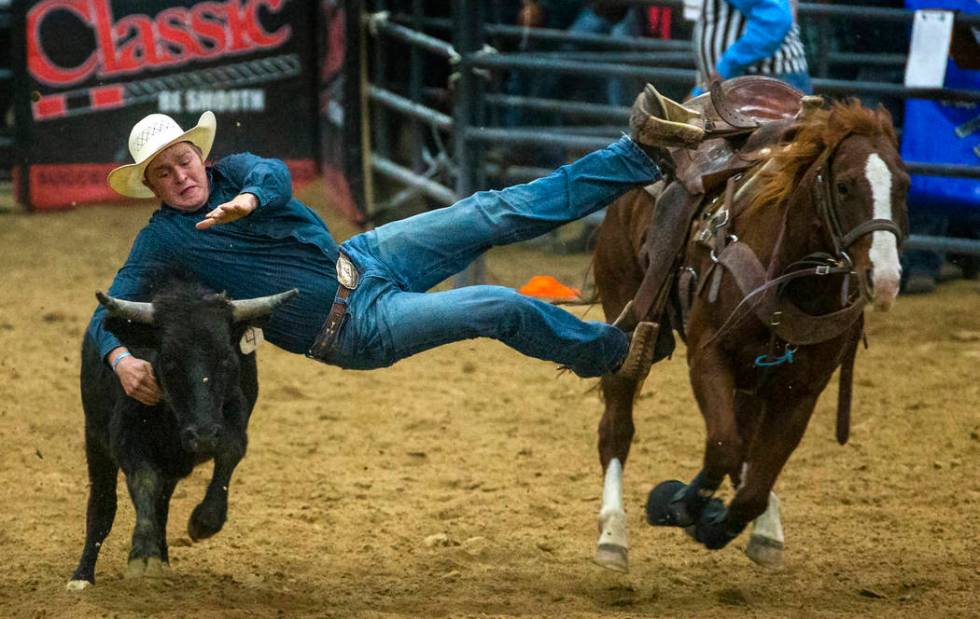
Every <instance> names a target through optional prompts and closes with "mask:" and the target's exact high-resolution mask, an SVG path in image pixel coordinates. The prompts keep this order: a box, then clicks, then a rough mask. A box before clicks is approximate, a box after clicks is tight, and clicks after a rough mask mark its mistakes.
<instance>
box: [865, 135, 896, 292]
mask: <svg viewBox="0 0 980 619" xmlns="http://www.w3.org/2000/svg"><path fill="white" fill-rule="evenodd" d="M864 174H865V176H866V177H867V179H868V184H869V185H871V197H872V200H873V201H874V217H875V219H887V220H891V219H892V201H891V196H892V173H891V170H889V169H888V165H886V164H885V162H884V161H882V160H881V157H879V156H878V154H877V153H871V154H870V155H868V163H867V164H866V165H865V168H864ZM869 257H870V258H871V266H872V269H873V271H872V277H873V278H874V289H875V292H874V296H875V299H874V304H875V309H878V310H888V309H890V308H891V305H892V303H894V301H895V297H896V296H897V295H898V286H899V282H900V281H901V277H902V267H901V266H900V265H899V261H898V246H897V244H896V242H895V236H894V235H893V234H892V233H891V232H884V231H882V230H878V231H876V232H873V233H872V236H871V252H870V255H869Z"/></svg>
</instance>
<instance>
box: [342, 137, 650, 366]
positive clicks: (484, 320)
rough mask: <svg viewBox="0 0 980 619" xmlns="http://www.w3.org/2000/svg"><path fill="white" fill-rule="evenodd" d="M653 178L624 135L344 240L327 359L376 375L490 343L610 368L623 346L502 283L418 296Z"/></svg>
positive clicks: (599, 326)
mask: <svg viewBox="0 0 980 619" xmlns="http://www.w3.org/2000/svg"><path fill="white" fill-rule="evenodd" d="M659 176H660V171H659V170H658V169H657V167H656V165H655V164H654V163H653V162H652V161H651V160H650V159H649V158H648V157H647V156H646V154H645V153H643V151H641V150H640V149H639V148H638V147H637V146H636V144H634V143H633V142H632V140H630V139H629V138H627V137H623V138H622V139H620V140H619V141H618V142H615V143H613V144H612V145H610V146H609V147H607V148H605V149H603V150H599V151H596V152H593V153H590V154H588V155H586V156H585V157H583V158H582V159H579V160H578V161H575V162H574V163H571V164H568V165H565V166H562V167H560V168H558V169H557V170H555V171H554V172H553V173H551V174H550V175H548V176H546V177H544V178H541V179H538V180H536V181H534V182H531V183H528V184H525V185H517V186H514V187H509V188H507V189H504V190H502V191H482V192H479V193H477V194H474V195H473V196H470V197H469V198H466V199H464V200H460V201H459V202H457V203H456V204H454V205H452V206H450V207H447V208H443V209H437V210H433V211H429V212H427V213H422V214H421V215H416V216H415V217H410V218H408V219H403V220H401V221H396V222H392V223H389V224H386V225H384V226H381V227H379V228H377V229H375V230H371V231H369V232H364V233H362V234H358V235H357V236H354V237H352V238H351V239H349V240H348V241H346V242H345V243H343V245H341V249H342V250H343V251H344V253H345V254H347V255H348V256H349V257H350V259H351V260H352V261H353V262H354V264H355V265H357V267H358V270H359V271H360V272H361V281H360V284H359V285H358V286H357V289H356V290H354V292H353V293H352V294H351V296H350V297H349V298H348V300H347V301H348V317H347V322H346V323H345V324H344V326H343V328H342V329H341V331H340V333H339V335H338V336H337V341H336V344H335V348H334V351H333V352H332V353H331V354H330V355H329V358H328V360H327V361H328V362H329V363H331V364H333V365H338V366H340V367H344V368H350V369H371V368H379V367H385V366H389V365H391V364H393V363H395V362H396V361H398V360H400V359H404V358H405V357H408V356H410V355H414V354H415V353H418V352H422V351H423V350H428V349H430V348H434V347H436V346H440V345H442V344H448V343H450V342H456V341H459V340H464V339H469V338H476V337H489V338H493V339H496V340H499V341H501V342H503V343H504V344H506V345H508V346H510V347H511V348H514V349H515V350H518V351H520V352H522V353H524V354H526V355H529V356H531V357H537V358H538V359H545V360H548V361H554V362H555V363H558V364H561V365H563V366H566V367H568V368H569V369H571V370H572V371H573V372H575V373H576V374H578V375H579V376H585V377H588V376H601V375H602V374H606V373H608V372H611V371H613V370H615V369H616V368H617V367H619V365H620V364H622V362H623V360H624V359H625V356H626V351H627V349H628V348H629V340H628V338H627V336H626V334H625V333H623V332H622V331H621V330H620V329H618V328H616V327H613V326H611V325H608V324H606V323H603V322H597V321H584V320H581V319H579V318H577V317H576V316H574V315H573V314H571V313H569V312H567V311H565V310H564V309H561V308H559V307H556V306H554V305H551V304H549V303H545V302H543V301H540V300H537V299H534V298H531V297H527V296H524V295H521V294H519V293H517V292H516V291H515V290H513V289H510V288H504V287H501V286H468V287H464V288H457V289H455V290H449V291H446V292H430V293H426V291H427V290H429V289H430V288H432V287H433V286H435V285H436V284H438V283H439V282H441V281H443V280H445V279H446V278H448V277H451V276H452V275H454V274H456V273H458V272H460V271H462V270H463V269H464V268H466V266H467V265H469V264H470V263H471V262H472V261H473V260H474V259H476V258H477V257H478V256H480V255H481V254H482V253H483V252H485V251H486V250H487V249H490V248H491V247H494V246H497V245H507V244H508V243H515V242H518V241H525V240H528V239H531V238H534V237H536V236H539V235H541V234H544V233H546V232H548V231H550V230H553V229H554V228H557V227H558V226H561V225H563V224H565V223H568V222H570V221H573V220H575V219H578V218H580V217H584V216H585V215H588V214H589V213H592V212H595V211H597V210H599V209H601V208H603V207H605V206H607V205H608V204H609V203H611V202H612V201H613V200H615V199H616V198H618V197H619V196H621V195H622V194H623V193H625V192H626V191H627V190H629V189H631V188H633V187H636V186H638V185H645V184H648V183H651V182H653V181H654V180H656V179H657V178H659Z"/></svg>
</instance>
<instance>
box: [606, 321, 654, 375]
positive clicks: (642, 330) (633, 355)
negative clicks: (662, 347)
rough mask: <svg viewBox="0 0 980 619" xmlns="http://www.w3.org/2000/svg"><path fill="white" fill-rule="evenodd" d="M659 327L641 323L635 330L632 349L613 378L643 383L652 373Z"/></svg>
mask: <svg viewBox="0 0 980 619" xmlns="http://www.w3.org/2000/svg"><path fill="white" fill-rule="evenodd" d="M657 332H658V329H657V325H656V323H652V322H646V321H643V322H639V323H637V325H636V328H634V329H633V336H632V337H631V338H630V347H629V350H628V351H627V352H626V360H625V361H623V365H621V366H619V369H618V370H616V371H615V372H614V373H613V376H617V377H619V378H628V379H630V380H634V381H642V380H643V379H645V378H646V377H647V374H649V373H650V366H652V365H653V352H654V351H653V348H654V346H656V344H657Z"/></svg>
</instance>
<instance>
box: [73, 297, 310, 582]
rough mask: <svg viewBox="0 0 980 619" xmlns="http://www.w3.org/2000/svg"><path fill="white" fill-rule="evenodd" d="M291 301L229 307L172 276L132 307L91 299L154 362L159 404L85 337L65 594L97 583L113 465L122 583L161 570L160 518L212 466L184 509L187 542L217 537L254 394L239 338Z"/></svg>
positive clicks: (250, 360) (108, 525)
mask: <svg viewBox="0 0 980 619" xmlns="http://www.w3.org/2000/svg"><path fill="white" fill-rule="evenodd" d="M296 294H297V291H296V290H290V291H288V292H284V293H281V294H278V295H272V296H269V297H262V298H259V299H248V300H242V301H229V300H228V299H227V298H226V297H225V296H224V295H219V294H214V293H213V292H211V291H209V290H207V289H205V288H203V287H202V286H200V285H198V284H194V283H189V282H186V281H181V280H174V281H172V282H170V283H168V284H167V285H166V286H164V288H163V289H162V290H161V291H160V292H159V293H158V294H156V295H155V296H154V297H153V302H152V303H136V302H131V301H123V300H119V299H113V298H111V297H106V296H105V295H103V294H102V293H97V295H96V296H97V297H98V299H99V302H100V303H101V304H102V305H104V306H105V307H106V308H107V309H108V310H109V313H110V318H108V319H107V321H106V326H107V327H108V328H109V329H110V330H111V331H112V332H113V333H115V334H116V336H117V337H118V338H119V339H120V340H121V341H122V342H123V344H124V345H125V346H126V347H127V348H128V349H129V350H130V351H131V352H132V353H133V355H134V356H136V357H138V358H141V359H145V360H147V361H149V362H150V363H151V364H152V365H153V369H154V371H155V374H156V378H157V382H158V384H159V385H160V389H161V390H162V392H163V398H162V401H161V402H160V404H158V405H156V406H145V405H143V404H141V403H139V402H138V401H136V400H134V399H132V398H130V397H128V396H127V395H126V394H125V393H124V392H123V389H122V386H121V385H120V383H119V380H118V379H117V378H116V376H115V374H114V373H113V371H112V369H111V368H110V367H109V365H108V364H107V363H106V362H105V360H104V359H102V358H101V356H100V355H99V351H98V350H97V349H96V346H95V343H94V342H93V341H92V339H91V338H89V337H87V336H86V337H84V341H83V344H82V368H81V391H82V406H83V408H84V410H85V454H86V457H87V460H88V473H89V481H90V484H91V485H90V488H89V498H88V511H87V514H86V531H85V546H84V548H83V549H82V557H81V560H80V561H79V563H78V568H77V569H76V570H75V574H74V576H72V580H71V581H69V583H68V589H69V590H80V589H84V588H85V587H87V586H90V585H92V584H94V583H95V562H96V560H97V559H98V556H99V548H100V546H101V545H102V542H103V540H105V538H106V536H107V535H108V534H109V531H110V530H111V529H112V521H113V519H114V517H115V514H116V478H117V475H118V472H119V469H120V468H121V469H122V470H123V473H124V474H125V476H126V486H127V487H128V488H129V494H130V497H132V500H133V505H134V506H135V508H136V526H135V528H134V530H133V544H132V549H131V550H130V553H129V564H128V567H127V570H126V575H127V577H140V576H156V575H160V572H161V568H162V567H163V566H164V565H167V564H168V561H169V559H168V554H167V539H166V530H167V512H168V509H169V505H170V497H171V495H172V494H173V491H174V487H175V486H176V485H177V481H178V480H180V479H181V478H184V477H186V476H187V475H189V474H190V473H191V471H192V470H193V469H194V467H195V466H196V465H198V464H200V463H202V462H205V461H207V460H209V459H212V458H213V459H214V474H213V476H212V478H211V483H210V484H209V485H208V489H207V492H206V494H205V496H204V500H203V501H201V503H200V504H199V505H198V506H197V507H195V508H194V512H193V513H192V514H191V518H190V522H189V523H188V527H187V528H188V533H189V534H190V536H191V538H192V539H194V540H199V539H203V538H206V537H210V536H211V535H214V534H215V533H217V532H218V531H220V530H221V527H222V526H223V525H224V523H225V518H226V516H227V513H228V485H229V483H230V482H231V475H232V471H234V469H235V466H237V465H238V463H239V461H241V459H242V457H243V456H244V455H245V445H246V432H245V431H246V427H247V425H248V419H249V416H250V415H251V412H252V407H253V406H254V405H255V400H256V398H257V397H258V379H257V373H256V366H255V355H254V354H243V353H242V352H241V350H240V348H239V340H240V338H241V337H242V335H243V333H244V331H245V329H246V328H247V327H248V324H249V321H252V320H255V319H257V318H260V317H262V316H265V315H268V314H269V313H271V312H272V310H273V309H275V308H276V307H277V306H278V305H280V304H281V303H283V302H284V301H286V300H288V299H290V298H292V297H293V296H294V295H296Z"/></svg>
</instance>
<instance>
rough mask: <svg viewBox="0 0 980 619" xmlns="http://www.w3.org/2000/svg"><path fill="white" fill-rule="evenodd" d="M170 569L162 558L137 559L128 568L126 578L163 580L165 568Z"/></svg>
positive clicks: (130, 562) (131, 561)
mask: <svg viewBox="0 0 980 619" xmlns="http://www.w3.org/2000/svg"><path fill="white" fill-rule="evenodd" d="M164 567H169V566H168V565H167V564H166V563H164V562H163V561H161V560H160V557H136V558H135V559H130V560H129V564H128V565H127V566H126V578H163V576H164V572H163V568H164Z"/></svg>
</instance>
